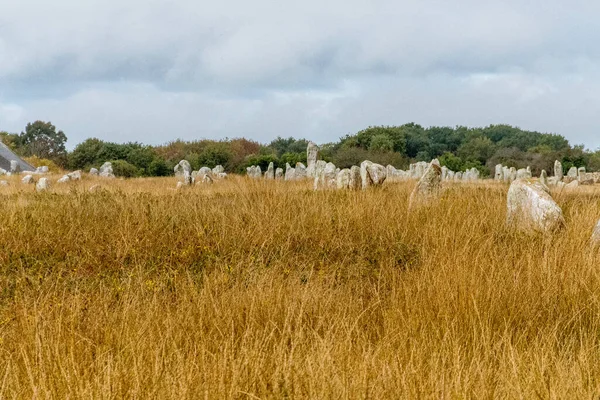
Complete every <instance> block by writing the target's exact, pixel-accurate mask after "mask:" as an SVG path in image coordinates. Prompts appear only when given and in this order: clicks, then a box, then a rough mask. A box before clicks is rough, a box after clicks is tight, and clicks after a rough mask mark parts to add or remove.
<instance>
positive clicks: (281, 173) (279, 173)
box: [275, 168, 283, 181]
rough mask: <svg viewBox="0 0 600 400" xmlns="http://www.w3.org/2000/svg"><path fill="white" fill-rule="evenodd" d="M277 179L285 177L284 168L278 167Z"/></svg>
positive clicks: (276, 171)
mask: <svg viewBox="0 0 600 400" xmlns="http://www.w3.org/2000/svg"><path fill="white" fill-rule="evenodd" d="M275 179H276V180H278V181H280V180H282V179H283V168H277V169H276V170H275Z"/></svg>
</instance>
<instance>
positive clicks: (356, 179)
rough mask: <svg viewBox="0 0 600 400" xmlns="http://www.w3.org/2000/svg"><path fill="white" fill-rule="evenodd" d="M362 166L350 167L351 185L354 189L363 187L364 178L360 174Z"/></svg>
mask: <svg viewBox="0 0 600 400" xmlns="http://www.w3.org/2000/svg"><path fill="white" fill-rule="evenodd" d="M360 171H361V169H360V167H359V166H356V165H353V166H352V167H350V183H349V187H350V189H352V190H360V189H361V188H362V178H361V174H360Z"/></svg>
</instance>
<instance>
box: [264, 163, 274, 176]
mask: <svg viewBox="0 0 600 400" xmlns="http://www.w3.org/2000/svg"><path fill="white" fill-rule="evenodd" d="M265 179H275V166H274V165H273V162H270V163H269V167H268V168H267V172H265Z"/></svg>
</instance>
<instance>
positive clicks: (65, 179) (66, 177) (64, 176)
mask: <svg viewBox="0 0 600 400" xmlns="http://www.w3.org/2000/svg"><path fill="white" fill-rule="evenodd" d="M70 180H71V178H69V175H63V176H62V178H60V179H59V180H57V181H56V183H67V182H69V181H70Z"/></svg>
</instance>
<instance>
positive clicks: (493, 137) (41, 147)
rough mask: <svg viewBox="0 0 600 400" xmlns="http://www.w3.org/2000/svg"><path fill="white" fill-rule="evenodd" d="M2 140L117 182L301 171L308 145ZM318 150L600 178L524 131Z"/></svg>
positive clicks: (587, 157) (560, 148)
mask: <svg viewBox="0 0 600 400" xmlns="http://www.w3.org/2000/svg"><path fill="white" fill-rule="evenodd" d="M0 140H2V142H3V143H4V144H6V145H7V146H9V147H10V148H11V149H12V150H13V151H14V152H15V153H17V154H18V155H20V156H22V157H25V158H31V157H33V158H36V159H37V160H38V161H40V163H48V162H49V163H52V164H55V165H56V166H57V167H61V168H65V169H72V170H75V169H83V170H88V169H89V168H91V167H98V166H100V165H102V164H103V163H104V162H106V161H111V162H112V163H113V169H114V172H115V174H116V175H118V176H124V177H135V176H168V175H171V174H173V167H174V166H175V165H176V164H177V163H178V162H179V161H180V160H182V159H185V160H188V161H189V162H190V164H191V165H192V167H193V168H194V169H195V170H197V169H199V168H200V167H202V166H207V167H211V168H213V167H215V166H216V165H223V166H224V167H225V170H226V171H227V172H229V173H242V172H244V171H245V168H246V167H248V166H250V165H260V166H261V167H262V168H263V170H264V169H266V168H267V166H268V165H269V163H271V162H273V163H274V164H275V166H276V167H282V168H285V165H286V163H289V164H290V165H292V166H293V165H295V164H296V163H297V162H303V163H306V146H307V144H308V141H307V140H306V139H296V138H292V137H289V138H283V137H278V138H276V139H274V140H273V141H271V142H270V143H268V144H261V143H258V142H256V141H253V140H249V139H245V138H236V139H223V140H194V141H183V140H175V141H171V142H169V143H166V144H164V145H159V146H150V145H145V144H142V143H138V142H128V143H114V142H108V141H103V140H100V139H97V138H90V139H87V140H85V141H83V142H81V143H79V144H78V145H77V146H75V148H74V149H73V150H72V151H67V149H66V142H67V136H66V135H65V133H64V132H63V131H61V130H57V128H56V127H55V126H54V125H52V123H50V122H44V121H35V122H33V123H29V124H27V126H26V127H25V130H24V131H23V132H21V133H8V132H0ZM320 145H321V157H322V159H324V160H325V161H331V162H333V163H334V164H335V165H337V166H338V167H340V168H347V167H350V166H352V165H358V164H360V162H361V161H363V160H367V159H368V160H371V161H373V162H376V163H379V164H382V165H388V164H391V165H393V166H394V167H396V168H400V169H407V168H408V166H409V164H410V163H412V162H416V161H430V160H432V159H433V158H438V159H439V160H440V163H441V164H442V165H445V166H447V167H448V168H450V169H451V170H453V171H464V170H466V169H469V168H477V169H478V170H480V172H481V173H482V175H483V176H489V175H490V173H491V171H493V170H494V166H495V165H496V164H503V165H506V166H508V167H515V168H517V169H518V168H525V167H527V166H530V167H531V169H532V172H533V173H534V174H539V173H540V172H541V170H542V169H545V170H546V171H552V169H553V165H554V160H560V161H561V162H562V164H563V167H564V168H565V170H568V169H569V168H570V167H572V166H575V167H586V168H587V169H588V170H589V171H600V150H597V151H590V150H586V149H585V148H584V146H583V145H575V146H572V145H570V144H569V141H568V140H567V139H566V138H565V137H564V136H562V135H558V134H553V133H541V132H536V131H527V130H523V129H520V128H518V127H514V126H510V125H490V126H487V127H482V128H469V127H464V126H457V127H437V126H432V127H427V128H426V127H423V126H421V125H418V124H415V123H409V124H405V125H401V126H371V127H368V128H366V129H363V130H361V131H359V132H356V133H353V134H348V135H346V136H344V137H342V138H340V139H339V140H338V141H336V142H331V143H324V144H320Z"/></svg>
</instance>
